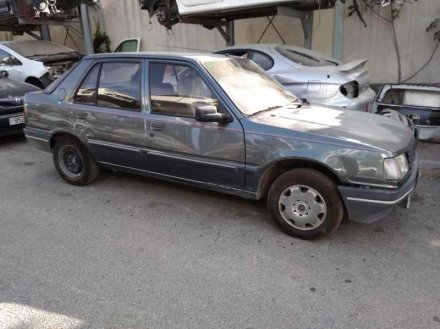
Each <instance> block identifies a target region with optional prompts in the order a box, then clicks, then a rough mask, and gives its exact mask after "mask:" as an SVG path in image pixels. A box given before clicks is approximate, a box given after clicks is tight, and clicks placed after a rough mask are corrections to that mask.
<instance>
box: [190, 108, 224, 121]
mask: <svg viewBox="0 0 440 329" xmlns="http://www.w3.org/2000/svg"><path fill="white" fill-rule="evenodd" d="M195 114H196V120H197V121H199V122H221V121H223V114H221V113H218V112H217V106H215V105H201V106H197V107H196V113H195Z"/></svg>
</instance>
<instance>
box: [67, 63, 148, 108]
mask: <svg viewBox="0 0 440 329" xmlns="http://www.w3.org/2000/svg"><path fill="white" fill-rule="evenodd" d="M98 79H99V82H98ZM74 100H75V102H76V103H82V104H89V105H98V106H102V107H111V108H116V109H121V110H128V111H139V112H140V111H141V64H140V63H130V62H127V63H117V62H116V63H115V62H111V63H110V62H109V63H103V64H102V65H101V64H96V65H95V66H94V67H93V68H92V69H91V70H90V71H89V73H87V75H86V77H85V78H84V80H83V82H82V83H81V85H80V87H79V89H78V91H77V93H76V95H75V98H74Z"/></svg>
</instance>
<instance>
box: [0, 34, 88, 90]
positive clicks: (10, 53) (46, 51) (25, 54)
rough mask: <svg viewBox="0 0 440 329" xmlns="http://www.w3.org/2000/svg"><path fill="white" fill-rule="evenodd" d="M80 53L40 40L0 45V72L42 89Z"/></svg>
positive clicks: (10, 42) (77, 57) (57, 76)
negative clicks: (2, 71)
mask: <svg viewBox="0 0 440 329" xmlns="http://www.w3.org/2000/svg"><path fill="white" fill-rule="evenodd" d="M82 56H83V55H82V54H81V53H79V52H78V51H75V50H73V49H70V48H68V47H65V46H62V45H59V44H56V43H53V42H49V41H41V40H28V41H6V42H0V70H5V71H8V73H9V77H10V78H12V79H14V80H17V81H23V82H26V83H30V84H32V85H34V86H37V87H39V88H42V89H43V88H45V87H47V86H48V85H49V84H50V83H52V82H53V81H54V80H56V79H58V78H59V77H60V76H61V75H62V74H63V73H64V72H66V71H67V70H68V69H69V68H70V67H71V66H72V65H73V64H74V63H76V62H77V61H79V60H80V59H81V58H82Z"/></svg>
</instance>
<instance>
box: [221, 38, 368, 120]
mask: <svg viewBox="0 0 440 329" xmlns="http://www.w3.org/2000/svg"><path fill="white" fill-rule="evenodd" d="M216 53H218V54H228V55H234V56H240V57H244V58H249V59H251V60H253V61H254V62H255V63H256V64H258V65H259V66H260V67H261V68H262V69H263V70H265V71H266V72H267V73H269V74H270V75H272V76H273V77H274V78H275V79H276V80H278V82H280V83H281V84H282V85H283V86H284V87H285V88H287V89H288V90H289V91H290V92H292V93H293V94H295V95H297V96H299V97H301V98H304V99H307V101H309V102H311V103H313V104H320V105H326V106H331V107H336V108H343V109H348V110H357V111H365V112H368V111H371V109H372V106H373V101H374V97H375V95H376V94H375V93H374V91H373V90H372V89H371V88H370V87H369V78H368V70H367V67H366V64H367V60H359V61H354V62H350V63H347V64H342V63H341V62H340V61H339V60H337V59H334V58H330V57H326V56H324V55H322V54H319V53H317V52H314V51H311V50H308V49H305V48H301V47H294V46H288V45H276V44H256V45H242V46H234V47H228V48H225V49H221V50H218V51H217V52H216Z"/></svg>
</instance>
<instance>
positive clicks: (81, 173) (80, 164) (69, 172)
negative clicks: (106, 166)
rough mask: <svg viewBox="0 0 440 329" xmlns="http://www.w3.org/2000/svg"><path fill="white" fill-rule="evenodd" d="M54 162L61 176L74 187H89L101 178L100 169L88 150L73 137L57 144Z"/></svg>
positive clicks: (54, 151) (65, 138)
mask: <svg viewBox="0 0 440 329" xmlns="http://www.w3.org/2000/svg"><path fill="white" fill-rule="evenodd" d="M53 160H54V163H55V167H56V169H57V171H58V173H59V174H60V176H61V177H62V178H63V179H64V180H65V181H66V182H67V183H69V184H72V185H78V186H83V185H88V184H90V183H92V182H93V181H95V180H96V179H97V178H98V176H99V167H98V164H97V163H96V161H95V159H93V157H92V156H91V154H90V153H89V151H88V150H87V148H86V147H85V146H84V145H83V144H82V143H81V142H79V141H78V140H77V139H75V138H73V137H69V136H66V137H62V138H60V139H58V140H57V141H56V142H55V147H54V150H53Z"/></svg>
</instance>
